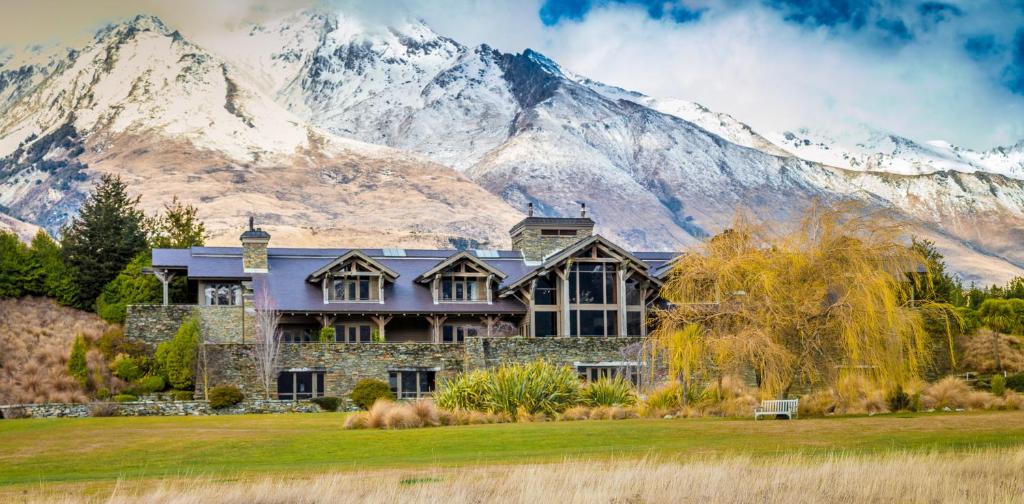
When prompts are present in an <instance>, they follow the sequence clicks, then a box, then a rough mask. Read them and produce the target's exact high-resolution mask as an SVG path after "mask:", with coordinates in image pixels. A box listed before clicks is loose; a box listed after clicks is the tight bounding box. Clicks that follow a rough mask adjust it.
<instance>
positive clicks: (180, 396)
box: [172, 390, 193, 401]
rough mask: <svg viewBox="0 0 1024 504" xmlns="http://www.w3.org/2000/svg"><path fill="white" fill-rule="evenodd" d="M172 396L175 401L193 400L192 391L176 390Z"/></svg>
mask: <svg viewBox="0 0 1024 504" xmlns="http://www.w3.org/2000/svg"><path fill="white" fill-rule="evenodd" d="M172 395H173V397H174V400H175V401H191V400H192V399H193V395H192V391H191V390H175V391H174V393H173V394H172Z"/></svg>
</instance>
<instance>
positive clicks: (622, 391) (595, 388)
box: [580, 377, 636, 406]
mask: <svg viewBox="0 0 1024 504" xmlns="http://www.w3.org/2000/svg"><path fill="white" fill-rule="evenodd" d="M580 396H581V399H582V400H583V404H586V405H588V406H632V405H634V404H636V394H635V393H634V392H633V384H632V383H630V382H629V381H628V380H625V379H623V378H622V377H615V378H612V379H609V378H601V379H600V380H597V381H592V382H590V383H588V384H587V385H586V386H584V387H583V391H582V392H581V393H580Z"/></svg>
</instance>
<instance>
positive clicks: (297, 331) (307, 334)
mask: <svg viewBox="0 0 1024 504" xmlns="http://www.w3.org/2000/svg"><path fill="white" fill-rule="evenodd" d="M281 339H282V340H284V342H285V343H312V342H314V341H319V340H320V330H319V329H317V328H315V327H312V326H299V325H284V326H282V327H281Z"/></svg>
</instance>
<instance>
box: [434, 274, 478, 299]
mask: <svg viewBox="0 0 1024 504" xmlns="http://www.w3.org/2000/svg"><path fill="white" fill-rule="evenodd" d="M482 283H483V282H482V281H480V280H477V279H476V278H467V277H460V276H452V275H445V276H442V277H441V299H442V300H444V301H480V300H481V299H482V296H481V295H480V293H481V292H482V291H483V286H482V285H481V284H482Z"/></svg>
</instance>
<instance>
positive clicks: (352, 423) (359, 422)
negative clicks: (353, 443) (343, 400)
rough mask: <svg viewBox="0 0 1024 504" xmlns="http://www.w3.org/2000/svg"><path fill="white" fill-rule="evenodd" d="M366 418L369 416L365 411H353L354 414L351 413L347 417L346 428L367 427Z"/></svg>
mask: <svg viewBox="0 0 1024 504" xmlns="http://www.w3.org/2000/svg"><path fill="white" fill-rule="evenodd" d="M366 418H367V413H366V412H365V411H360V412H358V413H353V414H351V415H349V416H348V418H346V419H345V428H346V429H365V428H366Z"/></svg>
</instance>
